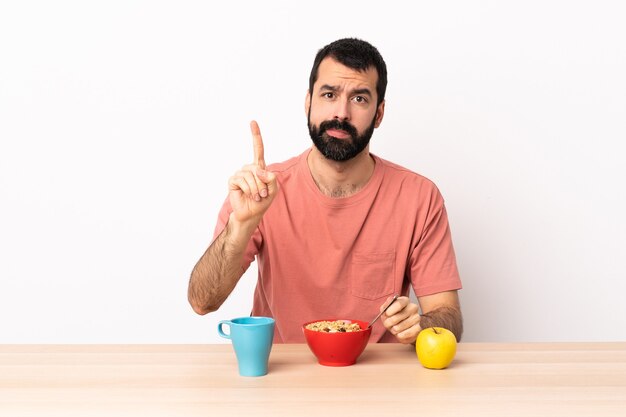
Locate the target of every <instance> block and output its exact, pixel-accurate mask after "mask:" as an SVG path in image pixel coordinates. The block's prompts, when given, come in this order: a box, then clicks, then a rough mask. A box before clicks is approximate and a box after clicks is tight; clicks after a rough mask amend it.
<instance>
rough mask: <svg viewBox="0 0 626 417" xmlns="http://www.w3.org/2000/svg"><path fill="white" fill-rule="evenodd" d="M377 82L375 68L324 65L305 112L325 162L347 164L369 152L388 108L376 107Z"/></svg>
mask: <svg viewBox="0 0 626 417" xmlns="http://www.w3.org/2000/svg"><path fill="white" fill-rule="evenodd" d="M377 80H378V74H377V72H376V69H375V68H373V67H371V68H368V70H367V71H364V72H360V71H357V70H353V69H351V68H348V67H346V66H344V65H342V64H340V63H339V62H337V61H335V60H334V59H333V58H325V59H324V60H323V61H322V62H321V64H320V66H319V69H318V75H317V81H316V82H315V85H314V86H313V91H309V92H308V93H307V98H306V104H305V110H306V112H307V118H308V125H309V134H310V135H311V139H312V140H313V143H314V144H315V146H316V148H317V149H318V150H319V151H320V152H321V153H322V154H323V155H324V156H325V157H326V158H328V159H331V160H333V161H347V160H349V159H352V158H354V157H355V156H356V155H358V154H360V153H361V152H362V151H363V150H364V149H365V148H367V145H368V144H369V141H370V138H371V137H372V133H373V132H374V129H375V128H377V127H378V126H379V125H380V123H381V121H382V118H383V114H384V108H385V105H384V104H385V103H384V102H382V103H380V105H378V106H377V105H376V102H377V96H376V82H377Z"/></svg>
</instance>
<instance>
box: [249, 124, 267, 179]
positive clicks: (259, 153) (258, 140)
mask: <svg viewBox="0 0 626 417" xmlns="http://www.w3.org/2000/svg"><path fill="white" fill-rule="evenodd" d="M250 131H251V132H252V143H253V146H254V163H255V164H256V165H258V166H260V167H261V168H262V169H265V158H264V156H263V138H262V137H261V129H259V125H258V124H257V122H256V121H254V120H253V121H251V122H250Z"/></svg>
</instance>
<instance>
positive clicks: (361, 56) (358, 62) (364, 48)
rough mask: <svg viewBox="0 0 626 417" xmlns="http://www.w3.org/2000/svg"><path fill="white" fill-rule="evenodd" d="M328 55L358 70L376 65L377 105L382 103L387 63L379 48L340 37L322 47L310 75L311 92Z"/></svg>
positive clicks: (359, 40)
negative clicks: (321, 65)
mask: <svg viewBox="0 0 626 417" xmlns="http://www.w3.org/2000/svg"><path fill="white" fill-rule="evenodd" d="M326 57H331V58H333V59H335V60H336V61H338V62H339V63H341V64H343V65H345V66H346V67H348V68H351V69H354V70H357V71H367V69H368V68H370V67H374V68H375V69H376V72H377V73H378V81H377V82H376V95H377V96H378V102H377V103H376V105H379V104H380V103H382V101H383V100H384V99H385V91H386V90H387V65H385V60H384V59H383V57H382V56H381V55H380V53H379V52H378V49H376V48H375V47H374V46H372V45H371V44H369V43H368V42H365V41H363V40H361V39H356V38H345V39H339V40H336V41H334V42H332V43H329V44H328V45H326V46H325V47H323V48H322V49H320V50H319V51H318V52H317V55H316V56H315V61H313V68H311V75H310V76H309V92H310V93H311V94H313V85H314V84H315V81H317V73H318V70H319V66H320V63H321V62H322V61H323V60H324V58H326Z"/></svg>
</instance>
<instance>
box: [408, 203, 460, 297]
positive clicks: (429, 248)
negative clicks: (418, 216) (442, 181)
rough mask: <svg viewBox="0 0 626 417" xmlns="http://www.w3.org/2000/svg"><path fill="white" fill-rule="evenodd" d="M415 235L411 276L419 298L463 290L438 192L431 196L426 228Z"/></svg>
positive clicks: (445, 214) (445, 213)
mask: <svg viewBox="0 0 626 417" xmlns="http://www.w3.org/2000/svg"><path fill="white" fill-rule="evenodd" d="M414 233H415V234H416V236H414V241H415V242H417V244H416V245H415V247H414V248H413V251H412V253H411V256H410V265H409V274H410V280H411V284H412V286H413V290H414V291H415V295H417V296H418V297H419V296H424V295H430V294H436V293H439V292H443V291H452V290H458V289H461V287H462V286H461V279H460V277H459V271H458V268H457V264H456V256H455V254H454V248H453V245H452V237H451V233H450V226H449V224H448V215H447V212H446V208H445V205H444V202H443V197H442V196H441V194H440V193H439V191H438V190H435V192H434V193H433V195H432V196H431V200H430V203H429V207H428V210H427V214H426V217H425V221H424V223H423V226H422V227H416V229H415V232H414Z"/></svg>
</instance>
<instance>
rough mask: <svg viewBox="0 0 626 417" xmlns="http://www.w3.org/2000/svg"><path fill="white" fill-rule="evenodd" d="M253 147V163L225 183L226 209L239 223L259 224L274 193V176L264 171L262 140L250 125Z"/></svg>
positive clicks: (275, 189)
mask: <svg viewBox="0 0 626 417" xmlns="http://www.w3.org/2000/svg"><path fill="white" fill-rule="evenodd" d="M250 130H251V131H252V141H253V145H254V162H253V163H252V164H250V165H245V166H243V167H242V168H241V169H240V170H239V171H237V172H236V173H235V175H233V176H232V177H230V179H229V180H228V189H229V199H230V205H231V207H232V209H233V212H232V215H231V216H233V217H234V220H236V221H238V222H242V223H246V222H249V221H255V222H256V223H258V222H260V221H261V218H262V217H263V214H265V212H266V211H267V209H268V208H269V206H270V204H272V201H273V200H274V197H276V194H277V193H278V183H277V181H276V175H275V174H274V173H272V172H270V171H266V170H265V159H264V156H263V138H262V137H261V130H260V129H259V125H258V124H257V122H255V121H254V120H253V121H252V122H250Z"/></svg>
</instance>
